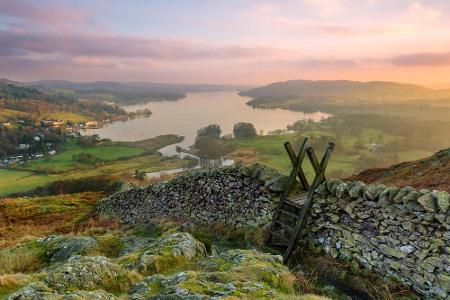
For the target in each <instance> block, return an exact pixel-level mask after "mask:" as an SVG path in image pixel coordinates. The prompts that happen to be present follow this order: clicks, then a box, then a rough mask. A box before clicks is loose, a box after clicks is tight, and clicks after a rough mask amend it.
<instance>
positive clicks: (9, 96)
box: [0, 79, 126, 122]
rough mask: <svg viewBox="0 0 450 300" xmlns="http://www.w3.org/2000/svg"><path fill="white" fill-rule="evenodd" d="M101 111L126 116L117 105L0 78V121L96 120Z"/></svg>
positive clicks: (105, 114)
mask: <svg viewBox="0 0 450 300" xmlns="http://www.w3.org/2000/svg"><path fill="white" fill-rule="evenodd" d="M100 114H103V117H105V118H108V117H110V116H112V115H126V112H125V111H123V110H122V109H121V108H117V107H113V106H110V105H105V104H103V103H98V102H95V101H80V100H79V99H78V98H77V97H75V96H74V95H69V94H64V93H53V94H50V93H47V92H45V91H41V90H39V89H37V88H36V87H33V86H28V85H24V84H23V83H20V82H15V81H11V80H8V79H0V121H2V122H9V121H14V120H16V119H17V118H24V117H28V118H32V119H35V120H37V119H42V118H44V117H48V118H54V119H63V120H66V121H67V120H70V121H74V122H77V121H85V120H88V119H97V117H98V116H99V115H100Z"/></svg>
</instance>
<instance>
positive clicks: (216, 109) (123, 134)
mask: <svg viewBox="0 0 450 300" xmlns="http://www.w3.org/2000/svg"><path fill="white" fill-rule="evenodd" d="M249 100H250V98H248V97H241V96H239V94H238V92H236V91H221V92H197V93H187V94H186V97H185V98H183V99H181V100H178V101H162V102H148V103H145V104H139V105H130V106H125V107H124V109H125V110H127V111H136V110H138V109H145V108H148V109H150V110H151V111H152V115H151V116H150V117H147V118H137V119H134V120H129V121H125V122H114V123H112V124H108V125H106V126H104V127H102V128H100V129H94V130H89V131H88V132H87V133H88V134H94V133H97V134H98V135H99V136H100V137H101V138H109V139H112V140H115V141H138V140H143V139H148V138H152V137H155V136H158V135H161V134H168V133H172V134H178V135H182V136H184V137H185V139H184V141H183V142H181V143H180V144H178V145H179V146H181V147H183V148H186V147H188V146H190V145H192V144H193V143H194V140H195V137H196V133H197V130H198V129H199V128H201V127H205V126H207V125H209V124H218V125H220V127H221V129H222V135H224V134H229V133H232V132H233V126H234V124H236V123H238V122H249V123H252V124H253V125H254V126H255V128H256V130H257V131H258V133H259V131H260V130H263V131H264V132H265V133H267V132H268V131H271V130H275V129H286V126H287V125H289V124H293V123H294V122H295V121H298V120H302V119H313V120H314V121H320V120H322V119H324V118H327V117H328V116H329V115H328V114H325V113H321V112H316V113H308V114H307V113H302V112H294V111H288V110H283V109H256V108H252V107H251V106H249V105H247V104H246V102H247V101H249ZM161 152H162V153H163V154H165V155H171V154H176V152H175V145H171V146H168V147H166V148H163V149H161Z"/></svg>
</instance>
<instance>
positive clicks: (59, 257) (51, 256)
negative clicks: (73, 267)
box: [37, 235, 97, 262]
mask: <svg viewBox="0 0 450 300" xmlns="http://www.w3.org/2000/svg"><path fill="white" fill-rule="evenodd" d="M37 242H38V243H40V244H42V246H43V247H44V248H45V249H46V251H45V254H46V256H47V258H48V260H49V261H50V262H63V261H66V260H68V259H69V258H70V257H72V256H73V255H81V254H86V253H87V252H88V251H90V250H92V249H94V248H95V247H96V246H97V241H96V240H95V239H94V238H93V237H89V236H54V235H53V236H48V237H45V238H41V239H38V240H37Z"/></svg>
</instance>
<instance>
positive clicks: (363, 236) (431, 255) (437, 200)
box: [303, 180, 450, 299]
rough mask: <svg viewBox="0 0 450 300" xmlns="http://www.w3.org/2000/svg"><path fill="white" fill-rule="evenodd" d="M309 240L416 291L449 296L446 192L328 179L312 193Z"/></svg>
mask: <svg viewBox="0 0 450 300" xmlns="http://www.w3.org/2000/svg"><path fill="white" fill-rule="evenodd" d="M314 197H315V199H314V204H313V207H312V211H311V216H310V219H309V226H308V227H307V228H306V230H305V232H304V233H303V234H304V235H306V239H307V240H309V242H310V243H311V244H314V245H316V246H319V247H320V248H322V249H324V250H325V252H326V253H328V254H329V255H331V256H332V257H335V258H338V257H339V258H341V259H345V260H354V261H356V262H358V263H359V264H361V265H362V266H364V267H366V268H368V269H371V270H374V271H376V272H378V273H380V274H383V275H387V276H392V277H395V278H397V279H398V280H400V281H401V282H403V283H405V284H407V285H409V286H411V287H413V288H414V289H415V290H416V291H418V292H419V293H421V294H423V295H426V296H429V297H432V298H440V299H446V298H447V297H450V289H449V287H450V286H449V282H450V281H449V279H450V211H449V205H448V203H449V200H450V196H449V194H448V193H447V192H440V191H429V190H420V191H416V190H415V189H413V188H412V187H403V188H401V189H399V188H388V187H386V186H384V185H381V184H377V185H367V186H366V185H365V184H364V183H362V182H346V183H344V182H342V181H340V180H329V181H327V182H325V183H324V184H322V185H321V186H320V187H319V189H318V191H317V193H316V195H315V196H314Z"/></svg>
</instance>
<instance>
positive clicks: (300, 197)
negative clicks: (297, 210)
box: [285, 192, 308, 207]
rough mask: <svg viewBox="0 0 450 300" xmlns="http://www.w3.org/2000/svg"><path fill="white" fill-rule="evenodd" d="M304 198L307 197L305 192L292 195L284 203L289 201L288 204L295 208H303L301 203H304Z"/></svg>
mask: <svg viewBox="0 0 450 300" xmlns="http://www.w3.org/2000/svg"><path fill="white" fill-rule="evenodd" d="M306 197H308V193H307V192H302V193H300V194H297V195H293V196H290V197H288V198H287V199H286V200H285V201H289V202H290V203H293V204H294V205H295V206H297V207H298V206H303V203H305V201H306Z"/></svg>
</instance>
